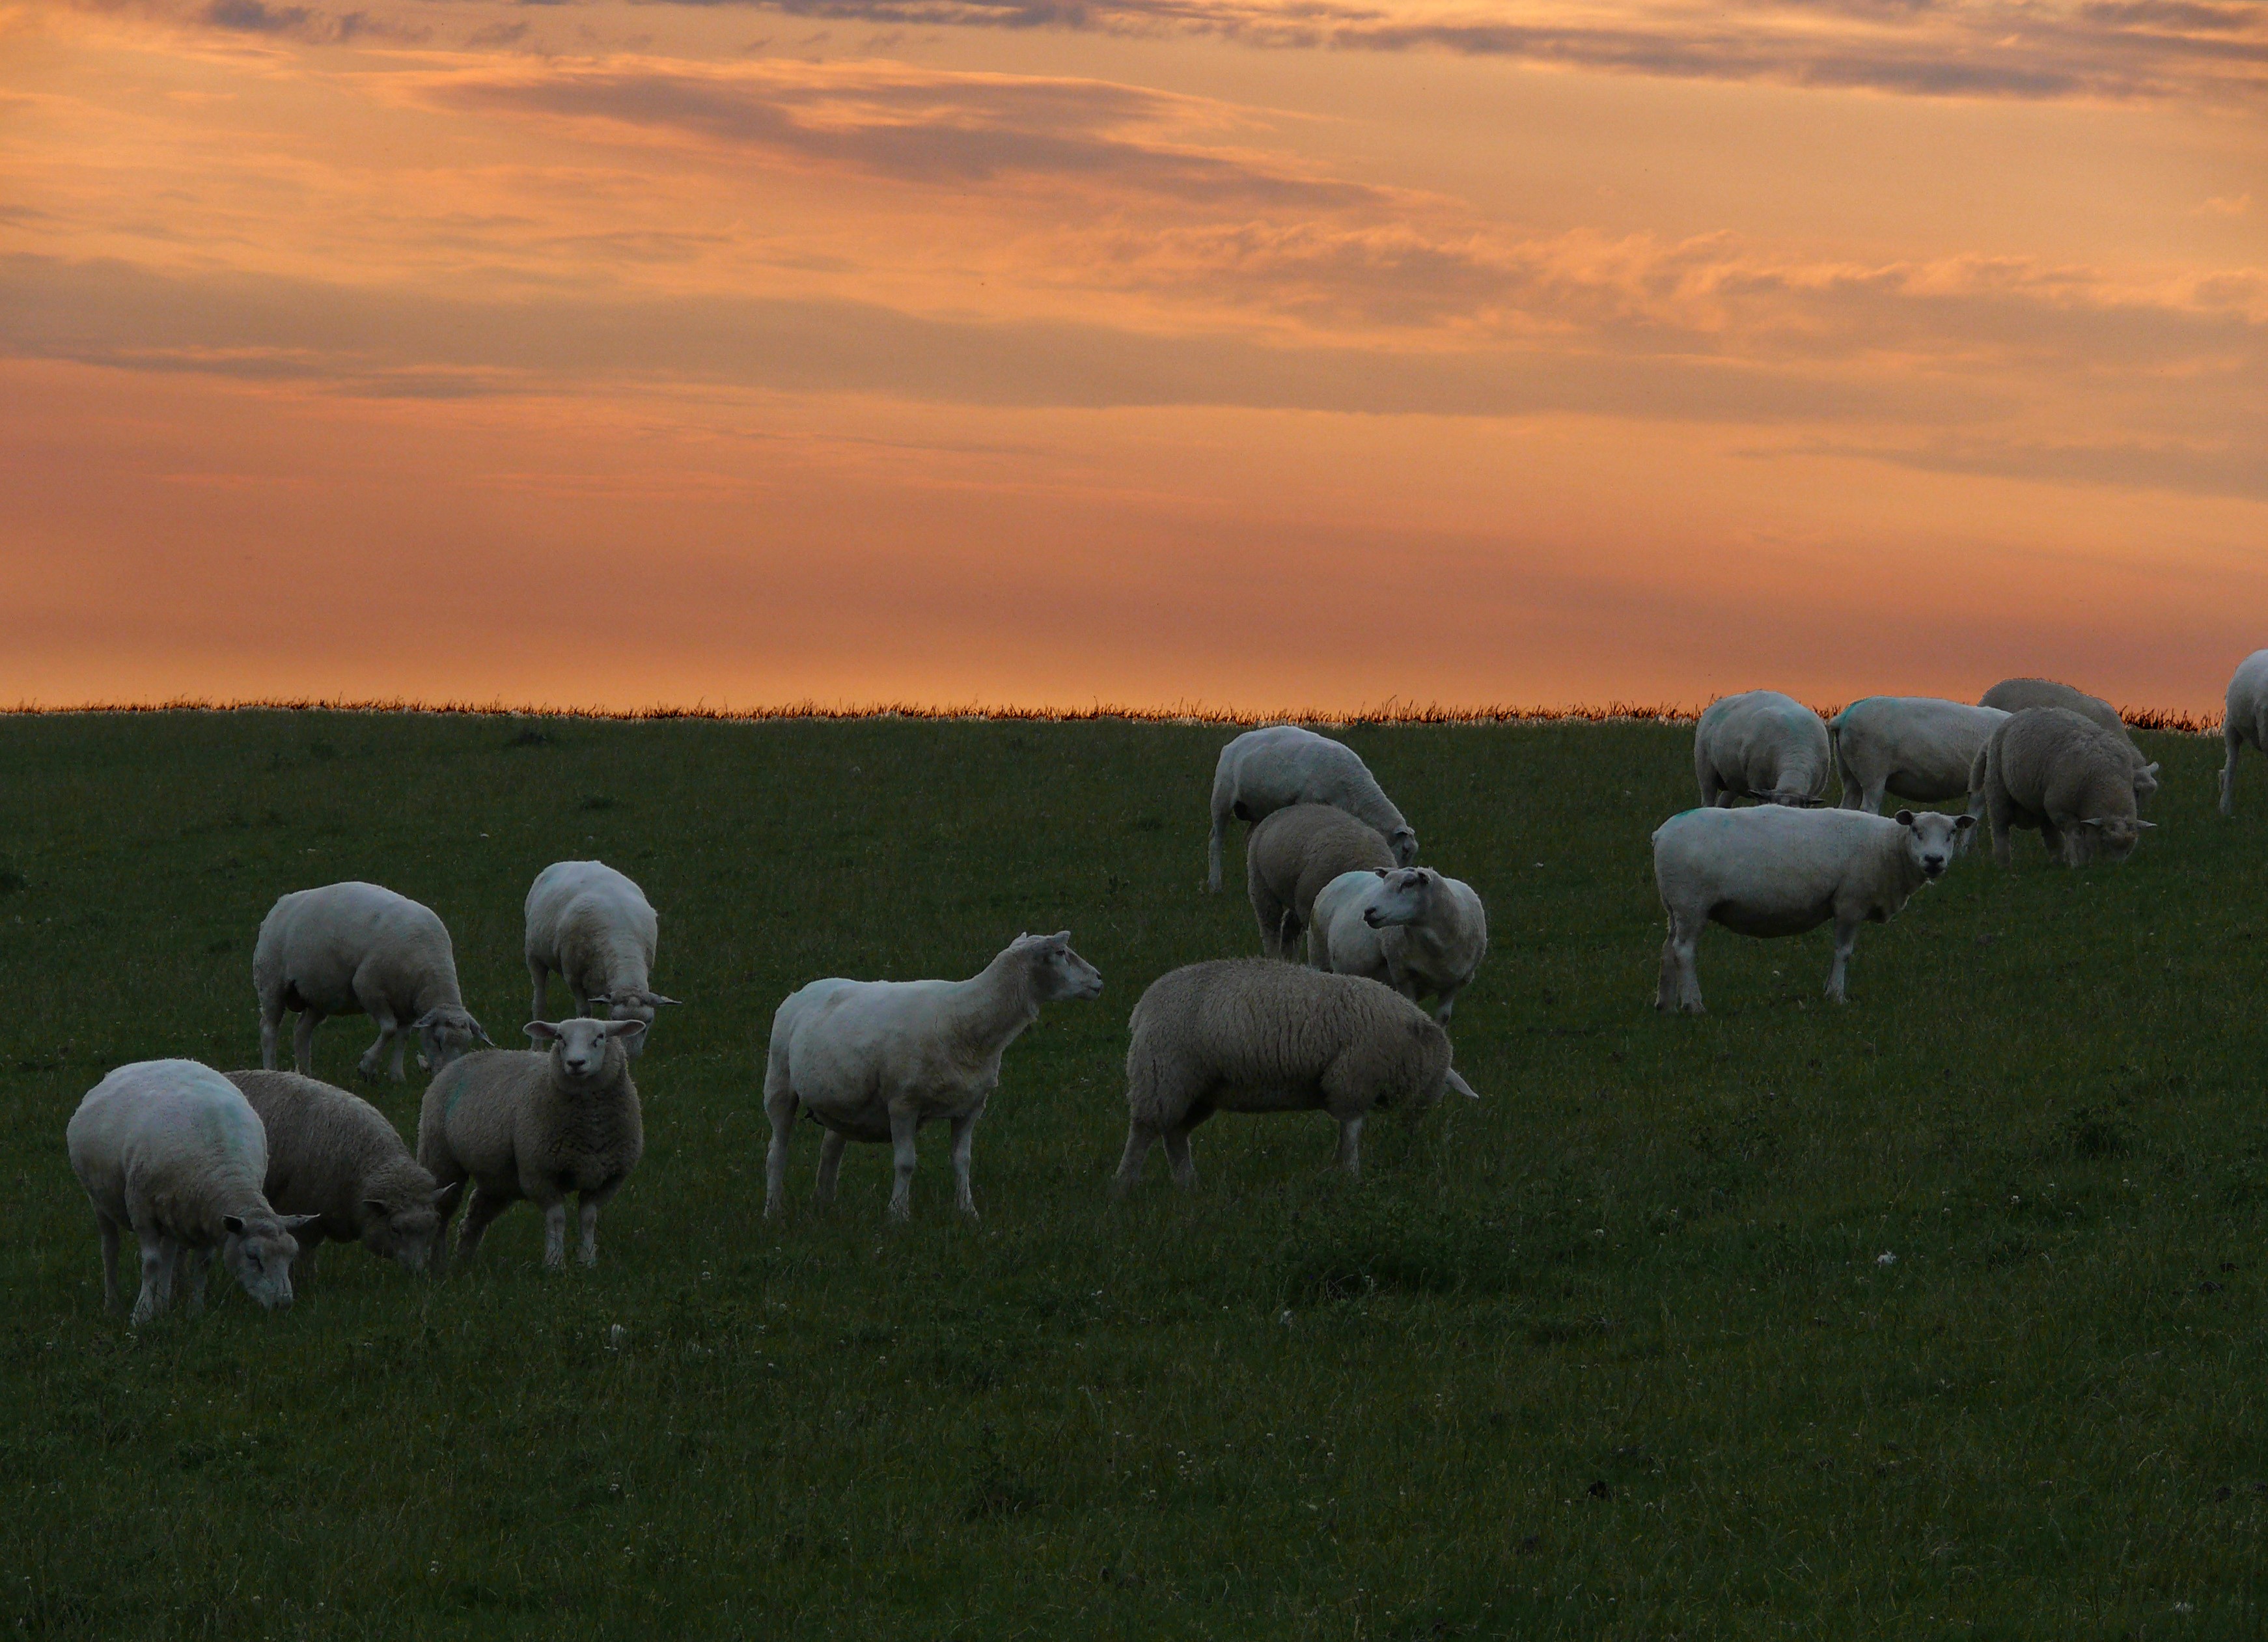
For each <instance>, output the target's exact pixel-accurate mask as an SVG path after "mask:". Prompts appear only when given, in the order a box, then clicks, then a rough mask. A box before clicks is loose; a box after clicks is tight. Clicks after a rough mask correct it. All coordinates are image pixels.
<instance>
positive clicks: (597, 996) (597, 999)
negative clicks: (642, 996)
mask: <svg viewBox="0 0 2268 1642" xmlns="http://www.w3.org/2000/svg"><path fill="white" fill-rule="evenodd" d="M624 1001H625V1002H627V1001H628V1000H627V999H625V1000H624ZM585 1002H586V1003H588V1004H589V1005H590V1006H591V1007H592V1008H593V1009H612V1008H613V1007H614V1006H615V998H614V994H613V993H611V992H593V993H592V994H591V996H590V997H589V998H587V999H585Z"/></svg>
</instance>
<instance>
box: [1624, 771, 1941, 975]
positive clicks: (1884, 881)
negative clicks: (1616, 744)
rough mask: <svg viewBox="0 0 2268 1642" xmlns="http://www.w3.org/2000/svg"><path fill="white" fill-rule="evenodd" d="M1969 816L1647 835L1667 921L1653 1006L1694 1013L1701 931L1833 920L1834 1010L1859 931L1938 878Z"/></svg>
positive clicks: (1783, 817) (1701, 813)
mask: <svg viewBox="0 0 2268 1642" xmlns="http://www.w3.org/2000/svg"><path fill="white" fill-rule="evenodd" d="M1976 824H1977V818H1976V817H1975V816H1973V815H1940V814H1937V813H1935V812H1934V811H1930V810H1925V811H1922V812H1921V813H1920V814H1915V813H1914V812H1913V811H1911V810H1900V811H1899V812H1898V814H1897V818H1896V820H1894V821H1891V820H1885V819H1884V818H1883V817H1881V816H1880V815H1869V814H1867V813H1866V812H1865V811H1863V810H1845V809H1831V810H1825V809H1823V810H1791V809H1785V808H1778V807H1764V808H1758V809H1750V810H1717V809H1698V810H1687V811H1685V812H1684V813H1683V814H1679V815H1673V816H1671V817H1670V818H1669V819H1668V821H1664V822H1662V824H1661V826H1660V827H1658V828H1655V829H1654V834H1653V881H1654V883H1655V885H1656V886H1657V887H1659V888H1660V889H1661V904H1662V906H1663V908H1664V909H1666V910H1667V911H1668V914H1669V939H1668V940H1667V941H1665V942H1664V943H1663V944H1662V948H1661V985H1660V986H1659V987H1658V988H1657V990H1655V992H1654V997H1653V1006H1654V1007H1655V1008H1656V1009H1673V1008H1674V1009H1683V1010H1689V1011H1690V1012H1692V1013H1694V1014H1700V1013H1702V1012H1703V1010H1702V1005H1701V981H1700V977H1699V976H1698V975H1697V973H1696V971H1695V968H1694V961H1693V960H1694V951H1695V948H1696V947H1697V946H1698V945H1699V943H1700V939H1701V931H1703V930H1704V929H1705V928H1706V927H1707V926H1708V925H1709V924H1712V923H1716V924H1723V925H1724V926H1725V927H1726V928H1727V929H1728V930H1731V931H1734V933H1736V934H1740V935H1757V936H1766V937H1769V936H1776V935H1800V934H1802V933H1803V932H1804V931H1807V930H1812V929H1816V928H1818V927H1819V925H1821V924H1824V923H1826V922H1827V921H1828V920H1829V919H1830V918H1832V919H1833V920H1834V921H1835V962H1834V964H1833V966H1832V967H1831V968H1830V969H1829V970H1828V971H1827V996H1828V998H1830V1000H1831V1001H1833V1002H1835V1003H1837V1004H1839V1003H1841V1002H1842V1001H1843V973H1844V970H1845V968H1847V967H1848V966H1849V964H1850V961H1851V949H1852V946H1855V945H1857V943H1858V939H1859V925H1860V924H1867V923H1874V924H1882V923H1887V922H1888V921H1889V919H1891V918H1893V917H1896V915H1897V912H1898V909H1900V908H1902V907H1904V905H1905V903H1906V902H1907V900H1908V898H1909V897H1911V895H1912V894H1913V892H1914V891H1915V890H1916V889H1918V888H1919V887H1921V886H1922V885H1923V884H1925V883H1928V882H1932V881H1933V880H1936V879H1937V878H1939V877H1940V875H1942V874H1943V873H1944V872H1945V869H1946V868H1947V867H1948V865H1951V864H1952V861H1953V858H1954V857H1955V855H1956V854H1958V853H1959V852H1960V847H1959V842H1958V840H1959V838H1960V835H1961V834H1962V833H1964V832H1967V831H1968V830H1969V829H1970V828H1972V827H1974V826H1976Z"/></svg>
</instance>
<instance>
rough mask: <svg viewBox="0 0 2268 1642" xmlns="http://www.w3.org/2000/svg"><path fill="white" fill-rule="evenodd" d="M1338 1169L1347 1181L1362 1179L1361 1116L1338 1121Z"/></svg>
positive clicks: (1358, 1113)
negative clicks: (1342, 1170) (1343, 1171)
mask: <svg viewBox="0 0 2268 1642" xmlns="http://www.w3.org/2000/svg"><path fill="white" fill-rule="evenodd" d="M1339 1167H1341V1168H1343V1169H1344V1170H1345V1171H1346V1177H1347V1178H1348V1179H1349V1180H1360V1179H1361V1178H1362V1114H1361V1113H1360V1112H1357V1113H1356V1114H1355V1115H1354V1116H1351V1117H1342V1118H1341V1119H1339Z"/></svg>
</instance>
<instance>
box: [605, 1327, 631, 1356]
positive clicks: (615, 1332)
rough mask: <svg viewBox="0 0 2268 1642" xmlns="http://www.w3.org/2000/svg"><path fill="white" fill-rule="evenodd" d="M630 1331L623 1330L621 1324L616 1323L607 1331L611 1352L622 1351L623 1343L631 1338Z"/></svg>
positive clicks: (608, 1346)
mask: <svg viewBox="0 0 2268 1642" xmlns="http://www.w3.org/2000/svg"><path fill="white" fill-rule="evenodd" d="M628 1338H630V1330H629V1329H625V1328H623V1327H622V1324H620V1323H619V1322H618V1323H616V1324H615V1326H614V1327H613V1328H611V1329H608V1330H607V1349H608V1351H621V1350H622V1342H623V1341H624V1340H627V1339H628Z"/></svg>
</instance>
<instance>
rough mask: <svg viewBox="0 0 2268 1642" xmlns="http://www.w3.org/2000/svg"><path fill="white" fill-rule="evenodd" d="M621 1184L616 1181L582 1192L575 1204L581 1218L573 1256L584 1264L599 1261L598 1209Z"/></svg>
mask: <svg viewBox="0 0 2268 1642" xmlns="http://www.w3.org/2000/svg"><path fill="white" fill-rule="evenodd" d="M621 1185H622V1182H620V1181H616V1182H615V1184H614V1185H612V1186H602V1187H600V1189H598V1190H596V1191H586V1192H585V1193H584V1194H583V1197H582V1201H581V1202H580V1203H579V1204H577V1205H576V1206H577V1208H578V1211H580V1215H581V1219H582V1226H581V1228H580V1229H581V1231H582V1238H581V1241H579V1242H578V1244H577V1245H576V1248H575V1257H576V1258H577V1259H578V1260H580V1261H581V1262H582V1263H584V1264H585V1265H586V1266H595V1265H597V1264H598V1263H599V1211H600V1210H601V1209H603V1208H605V1207H606V1206H607V1200H608V1198H610V1197H613V1196H614V1195H615V1191H616V1189H619V1188H620V1186H621Z"/></svg>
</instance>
